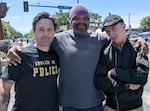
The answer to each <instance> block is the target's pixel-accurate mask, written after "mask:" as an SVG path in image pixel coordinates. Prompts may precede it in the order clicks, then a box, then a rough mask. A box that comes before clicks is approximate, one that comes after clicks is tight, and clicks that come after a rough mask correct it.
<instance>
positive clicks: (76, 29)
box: [74, 23, 89, 37]
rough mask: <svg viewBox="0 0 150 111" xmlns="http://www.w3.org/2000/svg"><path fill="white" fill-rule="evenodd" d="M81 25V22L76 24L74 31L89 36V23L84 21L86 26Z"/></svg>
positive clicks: (76, 33) (79, 34) (78, 34)
mask: <svg viewBox="0 0 150 111" xmlns="http://www.w3.org/2000/svg"><path fill="white" fill-rule="evenodd" d="M79 25H81V23H79V24H76V25H75V26H74V33H75V35H77V36H82V37H87V36H88V35H89V34H88V32H87V30H88V25H87V24H84V23H82V25H83V26H84V28H80V27H79Z"/></svg>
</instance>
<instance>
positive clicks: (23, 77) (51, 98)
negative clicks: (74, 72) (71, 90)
mask: <svg viewBox="0 0 150 111" xmlns="http://www.w3.org/2000/svg"><path fill="white" fill-rule="evenodd" d="M32 25H33V33H34V36H35V39H36V43H35V44H34V45H32V46H27V47H24V48H22V50H21V51H19V52H18V55H19V56H20V57H21V58H22V61H21V64H19V65H17V66H6V68H5V70H4V72H3V73H2V75H1V79H0V111H7V108H8V102H9V93H10V88H11V86H12V85H13V84H14V83H15V104H14V106H13V111H56V110H57V107H58V89H57V76H58V72H59V62H58V58H57V54H56V52H55V51H54V50H52V49H51V48H50V47H49V46H51V43H52V41H53V39H54V34H55V30H56V23H55V20H54V18H52V17H51V16H50V14H49V13H48V12H40V13H38V14H37V15H36V16H35V18H34V19H33V24H32Z"/></svg>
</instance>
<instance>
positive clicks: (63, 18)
mask: <svg viewBox="0 0 150 111" xmlns="http://www.w3.org/2000/svg"><path fill="white" fill-rule="evenodd" d="M54 16H55V18H56V23H57V25H58V26H61V25H66V24H68V23H69V20H68V17H69V12H56V13H55V15H54Z"/></svg>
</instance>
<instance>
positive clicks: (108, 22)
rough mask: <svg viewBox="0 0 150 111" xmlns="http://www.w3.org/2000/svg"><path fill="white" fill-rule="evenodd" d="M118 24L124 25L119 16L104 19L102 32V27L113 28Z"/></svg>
mask: <svg viewBox="0 0 150 111" xmlns="http://www.w3.org/2000/svg"><path fill="white" fill-rule="evenodd" d="M120 22H121V23H124V21H123V19H122V17H120V16H119V15H109V16H107V17H106V18H105V19H104V22H103V24H102V31H104V27H106V26H113V25H116V24H118V23H120Z"/></svg>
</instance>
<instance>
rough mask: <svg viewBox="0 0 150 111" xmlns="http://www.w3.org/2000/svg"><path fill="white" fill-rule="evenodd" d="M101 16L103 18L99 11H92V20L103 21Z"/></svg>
mask: <svg viewBox="0 0 150 111" xmlns="http://www.w3.org/2000/svg"><path fill="white" fill-rule="evenodd" d="M101 18H102V16H101V15H98V14H97V13H93V12H90V19H91V22H101Z"/></svg>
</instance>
